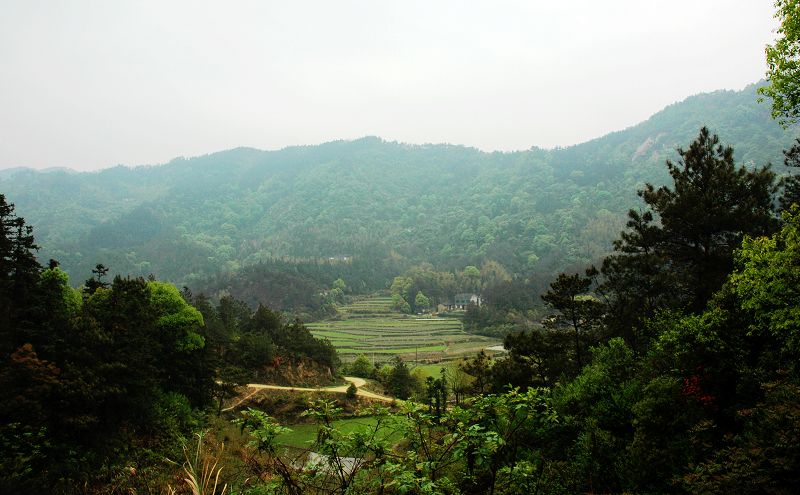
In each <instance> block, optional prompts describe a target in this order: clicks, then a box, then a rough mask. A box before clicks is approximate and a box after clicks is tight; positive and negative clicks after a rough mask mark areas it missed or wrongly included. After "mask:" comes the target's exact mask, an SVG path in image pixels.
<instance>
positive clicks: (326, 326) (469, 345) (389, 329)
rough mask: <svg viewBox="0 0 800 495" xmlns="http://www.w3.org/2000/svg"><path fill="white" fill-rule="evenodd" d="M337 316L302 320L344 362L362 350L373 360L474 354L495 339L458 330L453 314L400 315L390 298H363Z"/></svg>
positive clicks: (423, 359)
mask: <svg viewBox="0 0 800 495" xmlns="http://www.w3.org/2000/svg"><path fill="white" fill-rule="evenodd" d="M339 313H340V317H339V319H332V320H325V321H319V322H314V323H309V324H307V326H308V328H309V329H310V330H311V332H312V333H313V334H314V336H315V337H320V338H327V339H328V340H330V341H331V343H332V344H333V345H334V346H335V347H336V350H337V351H339V354H340V356H341V357H342V359H343V360H345V361H350V360H352V359H355V357H356V356H357V355H358V354H362V353H363V354H366V355H368V356H370V357H373V358H374V359H375V361H387V360H389V359H390V358H391V357H392V356H395V355H400V356H402V357H403V359H406V360H418V361H428V362H436V361H441V360H447V359H455V358H459V357H461V356H464V355H469V354H474V353H475V352H477V351H479V350H480V349H484V348H486V347H490V346H493V345H497V344H499V343H500V341H498V340H496V339H491V338H489V337H483V336H479V335H469V334H467V333H465V332H464V330H463V328H462V326H461V321H460V320H458V319H457V318H437V317H431V316H429V315H425V316H413V315H403V314H401V313H399V312H397V311H393V310H392V309H391V298H389V297H369V298H366V299H363V300H360V301H357V302H355V303H353V304H350V305H347V306H344V307H342V308H340V310H339Z"/></svg>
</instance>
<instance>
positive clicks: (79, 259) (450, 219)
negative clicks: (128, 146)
mask: <svg viewBox="0 0 800 495" xmlns="http://www.w3.org/2000/svg"><path fill="white" fill-rule="evenodd" d="M576 118H580V117H579V116H576ZM703 125H706V126H708V127H709V128H710V129H711V130H712V131H713V132H716V133H718V134H719V136H720V138H721V139H722V141H723V142H724V143H726V144H730V145H732V146H733V147H734V148H735V152H736V153H735V155H736V157H737V160H739V161H740V162H742V163H745V164H747V165H748V166H755V165H760V164H764V163H767V162H772V163H776V164H780V163H781V161H782V150H783V149H785V148H788V147H789V146H790V144H791V142H792V140H793V139H794V137H795V134H796V130H795V129H790V130H784V129H782V128H781V127H780V126H778V125H777V124H776V123H775V122H774V121H773V120H772V119H771V118H770V115H769V108H768V105H766V104H759V103H758V102H757V95H756V85H751V86H749V87H747V88H745V89H743V90H742V91H717V92H713V93H707V94H701V95H696V96H692V97H690V98H687V99H686V100H684V101H682V102H680V103H676V104H673V105H670V106H669V107H667V108H665V109H664V110H662V111H661V112H658V113H657V114H655V115H653V116H652V117H651V118H650V119H648V120H647V121H645V122H642V123H640V124H638V125H636V126H633V127H630V128H628V129H625V130H622V131H619V132H614V133H611V134H608V135H606V136H603V137H601V138H598V139H595V140H592V141H589V142H586V143H583V144H579V145H576V146H571V147H567V148H557V149H553V150H542V149H538V148H532V149H530V150H527V151H520V152H513V153H499V152H495V153H486V152H482V151H479V150H476V149H473V148H468V147H464V146H454V145H447V144H440V145H409V144H403V143H397V142H387V141H383V140H381V139H379V138H376V137H366V138H362V139H358V140H355V141H334V142H330V143H325V144H322V145H318V146H298V147H290V148H285V149H282V150H279V151H261V150H256V149H251V148H237V149H233V150H229V151H223V152H219V153H214V154H210V155H206V156H200V157H196V158H191V159H184V158H181V159H176V160H173V161H171V162H169V163H167V164H165V165H161V166H148V167H136V168H128V167H122V166H119V167H114V168H110V169H106V170H102V171H99V172H87V173H74V172H67V171H64V170H52V171H47V172H36V171H32V170H27V169H23V170H20V169H15V170H13V171H5V172H4V173H3V174H0V192H2V193H4V194H6V196H7V198H8V200H9V201H11V202H13V203H15V204H16V207H17V213H18V214H19V215H20V216H22V217H24V218H25V219H26V220H27V222H28V223H29V224H32V225H33V226H34V227H35V235H36V237H37V241H38V243H39V244H40V245H41V246H42V249H41V251H40V257H41V258H42V259H43V260H46V259H47V258H55V259H58V260H59V261H60V262H61V263H62V267H63V268H64V269H65V270H67V271H68V272H69V273H70V274H71V275H72V277H73V280H82V279H84V278H86V277H87V276H88V275H89V274H90V270H91V268H92V267H93V266H94V265H95V264H96V263H104V264H105V265H106V266H109V267H111V269H112V272H115V273H123V274H127V273H129V274H133V275H145V276H146V275H148V274H150V273H153V274H154V275H156V276H157V277H158V278H159V279H167V280H171V281H173V282H176V283H178V284H187V285H189V286H197V285H203V283H204V282H203V281H207V280H208V278H209V277H212V276H220V274H226V273H227V274H230V273H234V274H235V273H237V272H238V271H239V270H241V269H242V267H244V266H248V265H255V264H257V263H259V262H260V261H266V260H270V259H275V258H286V259H287V260H288V263H286V266H287V267H288V266H291V263H292V262H295V261H313V262H315V263H320V262H323V263H324V262H326V260H331V259H332V260H333V261H334V262H338V261H339V260H344V259H345V258H347V259H348V260H350V261H348V263H345V264H343V265H342V266H345V265H352V264H353V263H356V264H357V263H364V264H366V265H369V266H374V267H375V270H376V272H375V273H373V275H372V276H370V275H369V274H368V272H369V270H368V269H367V268H364V267H363V266H358V267H356V268H354V269H352V270H353V272H354V273H360V275H357V276H358V277H363V280H367V279H369V283H366V282H364V283H363V284H362V286H363V287H364V288H373V287H375V286H380V285H382V284H384V283H386V282H388V281H389V280H390V278H391V276H392V275H393V274H396V273H395V272H396V271H397V270H400V269H402V268H403V267H404V266H408V265H410V264H413V263H419V262H431V263H433V264H435V265H436V266H438V267H441V268H454V267H459V268H460V267H463V266H465V265H467V264H480V263H481V262H482V261H483V260H486V259H493V260H496V261H498V262H500V263H501V264H503V265H504V266H505V267H506V268H507V269H508V270H510V271H511V272H513V273H517V274H520V275H524V276H533V277H540V278H542V279H543V280H545V279H547V280H549V279H550V277H552V275H553V274H554V273H556V272H558V271H560V270H564V269H570V268H572V269H578V268H580V267H583V266H585V265H586V264H588V263H590V262H593V261H596V260H597V259H598V258H599V257H601V256H603V255H604V254H606V253H607V252H608V251H609V249H610V247H611V241H612V240H613V239H615V238H616V237H617V236H618V233H619V231H620V229H621V228H622V226H623V225H624V222H625V214H626V212H627V210H628V209H629V208H635V207H639V206H640V205H641V201H640V200H639V199H638V198H637V197H636V190H637V188H640V187H641V186H642V184H643V183H644V182H646V181H647V182H652V183H654V184H661V183H664V182H665V181H666V180H667V178H668V176H667V173H666V167H665V166H664V160H665V159H668V158H669V159H673V160H674V159H676V158H677V153H676V151H675V150H676V148H678V147H681V146H683V147H687V146H688V144H689V143H690V142H691V141H692V140H693V139H694V138H695V137H696V136H697V134H698V131H699V129H700V127H701V126H703ZM353 260H354V261H353ZM351 268H352V267H351ZM285 269H289V268H285ZM325 273H326V274H328V273H329V272H328V271H326V272H325ZM353 276H356V275H353ZM330 282H332V280H331V281H328V282H327V283H330ZM349 282H350V281H348V283H349ZM320 283H322V282H320Z"/></svg>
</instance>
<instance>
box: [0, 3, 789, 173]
mask: <svg viewBox="0 0 800 495" xmlns="http://www.w3.org/2000/svg"><path fill="white" fill-rule="evenodd" d="M0 12H2V15H0V169H3V168H10V167H16V166H25V167H33V168H47V167H70V168H74V169H77V170H95V169H100V168H105V167H109V166H114V165H118V164H125V165H131V166H133V165H142V164H159V163H165V162H167V161H169V160H171V159H173V158H175V157H179V156H185V157H191V156H197V155H202V154H206V153H212V152H215V151H221V150H225V149H230V148H235V147H239V146H249V147H254V148H259V149H279V148H283V147H286V146H291V145H302V144H318V143H322V142H327V141H332V140H336V139H356V138H359V137H363V136H379V137H382V138H383V139H386V140H389V141H400V142H406V143H416V144H424V143H451V144H461V145H466V146H472V147H476V148H479V149H482V150H486V151H494V150H500V151H513V150H522V149H528V148H530V147H532V146H537V147H542V148H551V147H555V146H568V145H572V144H578V143H581V142H584V141H587V140H590V139H593V138H596V137H599V136H602V135H604V134H607V133H609V132H612V131H616V130H620V129H624V128H626V127H629V126H632V125H635V124H637V123H639V122H641V121H643V120H646V119H647V118H648V117H649V116H650V115H652V114H653V113H655V112H657V111H659V110H661V109H662V108H664V107H665V106H667V105H669V104H671V103H674V102H676V101H680V100H683V99H684V98H686V97H688V96H690V95H693V94H697V93H701V92H707V91H714V90H718V89H741V88H743V87H744V86H746V85H748V84H751V83H754V82H756V81H758V80H759V79H761V78H763V77H764V73H765V71H766V63H765V61H764V47H765V45H766V44H767V43H770V42H771V41H772V40H773V39H774V37H775V32H774V31H775V28H776V27H777V25H778V22H777V20H775V19H774V16H773V15H774V7H773V1H772V0H669V1H666V0H664V1H662V0H603V1H598V0H547V1H545V0H529V1H503V0H495V1H485V2H468V1H444V0H442V1H408V0H403V1H399V0H398V1H393V2H388V1H385V2H384V1H376V0H365V1H347V0H337V1H331V0H325V1H316V2H311V1H266V0H264V1H225V2H223V1H219V2H204V1H201V0H192V1H185V2H184V1H169V0H159V1H147V0H142V1H125V0H115V1H108V0H96V1H86V0H71V1H69V2H67V1H58V0H50V1H41V0H0Z"/></svg>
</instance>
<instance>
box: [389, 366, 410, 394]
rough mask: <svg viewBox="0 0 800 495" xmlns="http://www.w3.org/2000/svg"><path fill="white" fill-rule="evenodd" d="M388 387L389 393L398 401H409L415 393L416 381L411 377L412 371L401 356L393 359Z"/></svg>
mask: <svg viewBox="0 0 800 495" xmlns="http://www.w3.org/2000/svg"><path fill="white" fill-rule="evenodd" d="M388 385H389V391H390V392H391V393H392V395H394V396H395V397H397V398H398V399H403V400H405V399H408V398H409V397H411V394H412V393H413V392H414V379H413V377H412V376H411V371H410V370H409V369H408V366H406V363H405V362H404V361H403V360H402V359H401V358H400V357H399V356H396V357H394V358H393V359H392V369H391V371H390V372H389V377H388Z"/></svg>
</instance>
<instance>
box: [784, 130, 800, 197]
mask: <svg viewBox="0 0 800 495" xmlns="http://www.w3.org/2000/svg"><path fill="white" fill-rule="evenodd" d="M783 155H784V158H783V164H784V165H786V166H787V167H792V168H800V139H796V140H795V143H794V145H793V146H792V147H791V148H789V149H788V150H784V151H783ZM779 202H780V209H781V211H787V210H789V209H791V207H792V205H793V204H800V175H798V174H797V173H794V174H792V175H788V176H785V177H784V178H783V192H782V194H781V197H780V198H779Z"/></svg>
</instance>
